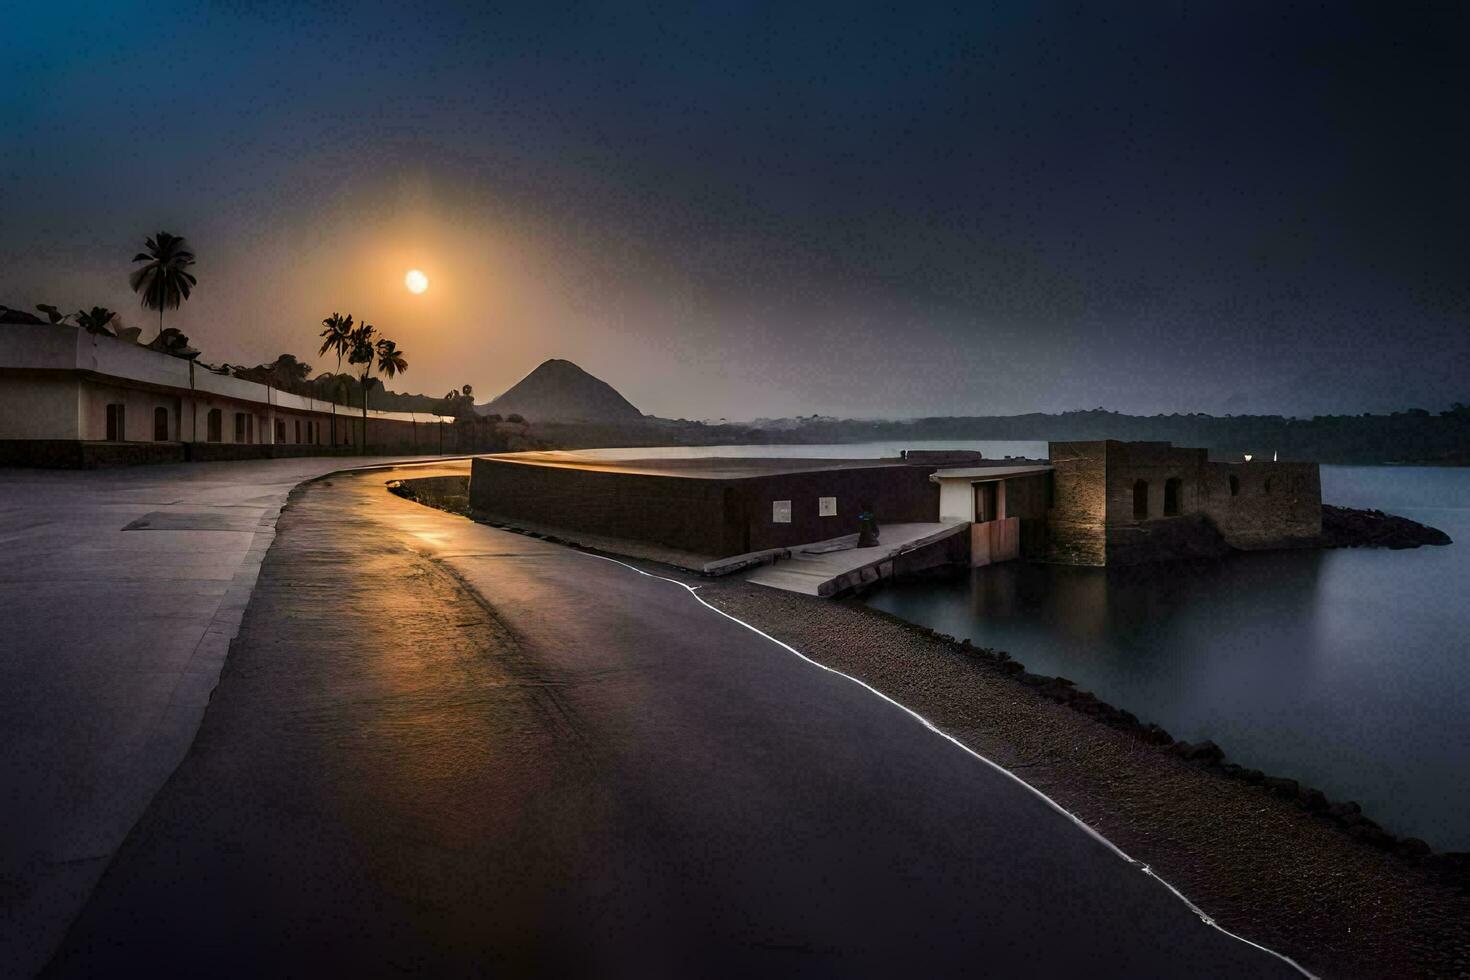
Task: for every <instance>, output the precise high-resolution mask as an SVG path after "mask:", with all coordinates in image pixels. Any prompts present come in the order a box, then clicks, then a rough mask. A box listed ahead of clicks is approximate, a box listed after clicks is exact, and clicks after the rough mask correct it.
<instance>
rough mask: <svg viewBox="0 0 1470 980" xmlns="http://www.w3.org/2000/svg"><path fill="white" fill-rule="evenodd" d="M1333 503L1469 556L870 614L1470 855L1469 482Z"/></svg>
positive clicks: (934, 601) (1344, 558)
mask: <svg viewBox="0 0 1470 980" xmlns="http://www.w3.org/2000/svg"><path fill="white" fill-rule="evenodd" d="M1322 495H1323V499H1324V500H1325V501H1326V502H1327V503H1334V504H1342V505H1346V506H1353V507H1376V508H1379V509H1381V510H1386V511H1388V512H1389V513H1395V514H1401V515H1403V516H1405V517H1410V518H1413V519H1414V520H1417V521H1420V522H1422V523H1425V524H1430V525H1432V526H1434V527H1438V528H1440V529H1442V530H1444V531H1445V532H1447V533H1448V534H1449V535H1450V537H1452V538H1454V539H1455V542H1456V543H1455V544H1452V545H1449V546H1448V547H1442V548H1418V549H1413V550H1408V551H1387V550H1377V549H1374V550H1367V549H1354V550H1340V551H1314V552H1277V553H1264V554H1246V555H1237V556H1232V557H1230V558H1227V559H1225V560H1222V561H1214V562H1202V563H1192V562H1191V563H1171V564H1167V565H1156V566H1152V567H1148V568H1142V569H1126V570H1125V569H1106V570H1105V569H1094V568H1070V567H1065V566H1058V565H1035V564H1025V563H1011V564H1005V565H997V566H992V567H990V568H983V569H976V570H975V571H973V572H972V573H971V574H970V576H969V577H968V578H966V579H960V580H956V581H951V582H942V583H925V584H913V585H899V586H890V587H886V588H884V589H883V590H882V591H880V592H878V593H876V594H875V595H874V596H873V597H872V598H871V599H870V600H869V603H870V605H872V606H874V607H875V608H878V609H882V610H885V611H887V612H890V613H893V614H895V615H897V616H901V617H903V618H904V619H907V620H910V621H911V622H916V623H922V624H923V625H925V626H931V627H933V628H935V629H938V630H942V631H943V632H946V633H950V634H953V635H955V636H959V637H966V636H968V637H970V638H971V639H972V640H973V641H974V642H975V643H977V644H980V645H983V646H991V647H995V648H997V649H1002V650H1006V651H1008V652H1010V653H1011V654H1012V655H1013V656H1015V657H1016V658H1017V659H1018V660H1020V661H1022V662H1023V663H1025V664H1026V666H1027V668H1028V669H1029V670H1031V671H1034V672H1036V673H1040V674H1060V675H1062V676H1065V677H1069V678H1071V679H1072V680H1074V681H1076V682H1077V684H1078V686H1079V687H1081V688H1084V689H1086V690H1090V691H1092V692H1093V693H1095V694H1096V695H1098V697H1100V698H1103V699H1104V700H1106V701H1108V702H1111V703H1112V704H1115V705H1118V706H1119V707H1122V708H1127V709H1128V710H1129V711H1132V712H1133V713H1134V714H1136V715H1138V716H1139V717H1140V718H1143V719H1145V720H1148V721H1155V722H1157V723H1159V724H1161V725H1163V726H1164V727H1165V728H1167V729H1168V730H1169V731H1170V732H1171V733H1173V734H1174V736H1175V737H1176V738H1183V739H1188V740H1190V741H1196V740H1199V739H1202V738H1213V739H1214V740H1215V741H1217V742H1219V743H1220V745H1221V746H1223V747H1224V749H1225V751H1226V752H1227V753H1228V754H1229V755H1230V757H1231V758H1232V759H1233V760H1235V761H1237V762H1239V763H1241V764H1243V765H1249V766H1254V767H1257V768H1260V769H1264V770H1266V771H1267V772H1270V773H1273V774H1278V775H1284V776H1291V777H1294V778H1296V779H1299V780H1301V781H1302V782H1304V783H1307V784H1310V785H1313V786H1317V787H1320V788H1321V789H1322V790H1324V791H1325V792H1326V793H1327V795H1328V796H1329V797H1331V798H1333V799H1353V800H1358V801H1359V802H1361V803H1362V804H1363V808H1364V810H1365V811H1366V812H1367V813H1368V814H1369V815H1370V816H1372V817H1373V818H1374V819H1376V820H1378V821H1379V822H1380V823H1383V824H1384V825H1385V826H1386V827H1387V828H1388V829H1389V830H1391V831H1393V832H1395V833H1398V834H1401V835H1410V836H1416V837H1422V838H1424V839H1425V840H1427V841H1429V842H1430V843H1431V844H1433V845H1435V846H1436V847H1437V848H1444V849H1449V850H1465V849H1470V587H1467V586H1470V469H1449V468H1430V467H1422V468H1421V467H1343V466H1324V467H1323V468H1322Z"/></svg>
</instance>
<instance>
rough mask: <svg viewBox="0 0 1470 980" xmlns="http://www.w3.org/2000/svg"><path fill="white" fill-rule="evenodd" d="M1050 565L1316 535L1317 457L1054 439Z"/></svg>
mask: <svg viewBox="0 0 1470 980" xmlns="http://www.w3.org/2000/svg"><path fill="white" fill-rule="evenodd" d="M1051 452H1052V465H1053V467H1054V479H1055V481H1056V482H1055V502H1054V505H1053V507H1052V510H1051V513H1050V517H1049V520H1048V526H1049V527H1048V530H1049V532H1050V535H1051V539H1052V540H1051V542H1050V544H1049V545H1048V548H1047V556H1048V558H1049V559H1050V560H1052V561H1060V562H1067V563H1071V564H1086V565H1103V564H1107V565H1120V564H1137V563H1141V562H1146V561H1163V560H1168V559H1170V558H1188V557H1203V556H1208V555H1212V554H1220V553H1223V552H1224V551H1225V550H1227V549H1228V548H1239V549H1262V548H1290V547H1300V546H1303V545H1308V544H1312V543H1315V540H1316V539H1317V537H1318V536H1319V535H1320V533H1321V520H1322V489H1321V481H1320V475H1319V471H1318V467H1317V464H1315V463H1274V462H1250V463H1212V462H1210V461H1209V460H1208V458H1207V453H1206V451H1205V450H1203V449H1189V448H1183V447H1176V446H1171V445H1169V444H1168V443H1164V442H1117V441H1114V440H1107V441H1102V442H1085V443H1079V442H1067V443H1052V449H1051Z"/></svg>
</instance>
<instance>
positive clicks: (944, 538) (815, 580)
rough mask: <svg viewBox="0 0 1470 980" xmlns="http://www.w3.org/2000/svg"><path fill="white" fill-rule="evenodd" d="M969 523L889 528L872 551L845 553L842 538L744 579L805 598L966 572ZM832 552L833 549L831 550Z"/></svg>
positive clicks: (798, 552) (802, 550) (803, 549)
mask: <svg viewBox="0 0 1470 980" xmlns="http://www.w3.org/2000/svg"><path fill="white" fill-rule="evenodd" d="M969 528H970V523H969V522H968V521H960V522H958V523H949V524H937V523H930V524H889V525H885V526H884V528H883V530H882V534H883V535H884V536H885V537H887V538H888V540H887V541H880V543H879V544H878V546H877V547H873V548H855V547H846V544H847V541H848V539H851V540H853V541H854V542H855V541H856V537H857V536H856V535H844V536H843V537H841V538H833V539H830V540H829V541H820V542H814V543H812V544H809V545H804V546H801V547H799V548H792V549H791V554H790V556H789V557H788V558H786V559H784V560H781V561H777V562H776V563H775V564H773V565H770V566H768V567H766V568H761V569H758V570H757V571H755V572H754V573H752V574H751V575H749V576H747V578H746V581H747V582H753V583H755V584H757V585H766V586H769V587H771V588H773V589H783V590H785V591H787V592H800V593H802V594H804V595H815V596H839V595H842V594H844V593H847V592H852V591H854V590H857V589H861V588H866V587H868V586H871V585H874V584H876V583H877V582H880V581H882V580H883V579H887V578H893V577H896V576H903V575H911V574H915V573H917V572H922V571H927V570H929V569H933V568H938V567H942V566H948V565H953V566H955V568H956V569H962V568H968V567H969V563H970V535H969ZM834 546H835V547H834Z"/></svg>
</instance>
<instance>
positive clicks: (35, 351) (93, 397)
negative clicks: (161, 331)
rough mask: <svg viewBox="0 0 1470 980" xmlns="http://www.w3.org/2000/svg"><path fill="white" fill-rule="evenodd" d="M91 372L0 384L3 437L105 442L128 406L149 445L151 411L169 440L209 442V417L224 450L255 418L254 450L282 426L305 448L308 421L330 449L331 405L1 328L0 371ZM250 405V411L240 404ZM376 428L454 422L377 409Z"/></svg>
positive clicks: (130, 430) (53, 331) (167, 360)
mask: <svg viewBox="0 0 1470 980" xmlns="http://www.w3.org/2000/svg"><path fill="white" fill-rule="evenodd" d="M5 368H16V369H23V370H25V371H37V370H40V371H56V372H62V371H87V372H93V373H95V374H99V375H105V376H106V378H107V380H103V381H100V382H99V381H92V380H87V381H81V380H80V379H79V378H78V377H76V376H75V375H71V376H65V375H58V377H57V378H55V379H49V378H33V377H27V376H25V375H12V376H6V375H0V438H7V439H87V440H92V439H105V438H106V437H107V405H108V404H109V403H117V404H122V405H124V406H126V407H125V409H124V423H125V426H126V437H127V439H128V440H129V441H140V442H148V441H152V439H153V410H154V409H155V408H156V407H158V406H160V405H161V406H164V407H166V408H168V409H169V412H170V416H169V434H170V439H171V440H182V441H186V442H195V441H197V442H205V441H206V440H207V437H208V432H209V429H208V416H209V411H210V409H213V408H217V409H219V410H220V411H221V413H222V416H223V418H222V420H221V426H220V436H221V439H220V441H221V442H233V441H234V438H235V413H236V412H247V413H249V414H251V415H252V416H254V419H255V424H254V430H255V431H254V440H253V441H254V442H256V443H269V442H272V441H274V436H275V424H274V420H275V419H276V418H278V417H280V418H284V419H285V420H286V442H288V443H294V442H295V441H296V426H295V419H297V418H301V419H302V420H303V426H302V429H303V431H302V434H301V439H302V442H307V441H308V439H307V433H306V431H305V428H306V427H305V425H304V422H305V420H306V419H311V420H312V421H315V422H316V423H317V428H318V430H319V434H318V436H317V439H316V440H315V441H317V442H319V443H321V444H322V445H329V444H330V443H331V421H330V419H331V412H332V404H331V403H330V402H327V401H320V400H317V399H313V398H306V397H303V396H300V395H293V394H290V393H288V392H283V391H276V390H275V389H273V388H270V387H268V386H266V385H262V384H256V383H255V382H252V381H243V380H241V379H240V378H236V377H232V376H230V375H221V374H215V373H213V372H212V371H209V370H208V369H206V368H204V367H201V366H198V365H193V366H192V370H191V365H190V363H189V362H188V361H186V360H183V359H182V358H178V357H170V356H169V355H167V354H163V353H160V352H159V351H154V350H149V349H148V348H146V347H141V346H139V345H137V344H134V343H131V342H129V341H124V340H118V339H117V338H115V337H103V336H98V335H94V334H89V333H87V332H86V331H84V330H82V329H81V328H79V327H74V326H69V325H64V324H24V323H20V324H13V323H6V324H0V370H3V369H5ZM129 382H145V383H147V384H151V385H158V386H162V387H166V388H172V389H176V390H175V391H173V392H167V393H159V392H154V391H151V390H148V389H145V388H139V387H135V386H133V385H130V384H129ZM242 403H248V404H242ZM337 414H338V415H340V416H343V419H339V420H338V423H337V431H338V439H339V441H340V440H341V438H342V436H343V434H344V433H345V432H348V431H351V432H352V433H353V435H352V437H351V438H353V439H354V440H355V439H357V438H358V435H357V431H358V430H357V429H350V430H349V429H348V428H347V427H348V426H349V425H351V421H350V420H357V424H358V425H359V426H360V425H361V419H362V410H361V409H356V410H353V409H351V408H346V407H342V406H339V407H338V410H337ZM368 417H369V418H370V419H382V420H391V421H398V422H440V421H443V422H452V421H454V420H453V419H451V418H447V417H441V416H437V415H431V414H426V413H409V412H381V411H377V410H371V411H369V412H368Z"/></svg>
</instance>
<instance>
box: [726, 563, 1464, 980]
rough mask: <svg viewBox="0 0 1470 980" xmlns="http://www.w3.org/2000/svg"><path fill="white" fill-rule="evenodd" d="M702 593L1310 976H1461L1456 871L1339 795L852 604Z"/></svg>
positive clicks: (754, 590)
mask: <svg viewBox="0 0 1470 980" xmlns="http://www.w3.org/2000/svg"><path fill="white" fill-rule="evenodd" d="M701 595H703V596H704V597H705V598H706V599H707V600H708V601H710V602H711V603H713V604H715V605H717V606H718V607H719V608H721V609H724V610H725V611H727V612H729V613H730V614H732V615H734V616H738V617H739V618H741V619H743V620H745V621H747V622H749V623H751V624H753V625H755V626H758V627H760V628H761V629H762V630H765V631H766V632H768V633H770V634H771V635H772V636H775V637H778V638H779V639H781V640H783V641H785V642H787V643H789V644H791V645H792V646H794V647H796V648H797V649H799V650H801V651H802V652H803V653H805V654H807V655H808V656H810V657H812V658H813V659H816V660H818V661H820V662H821V663H824V664H827V665H829V666H831V667H834V668H837V669H839V670H841V671H843V672H845V673H848V674H851V675H853V676H855V677H859V678H861V679H862V680H864V681H866V682H867V683H869V684H871V685H872V686H874V687H875V688H877V689H879V690H881V691H883V692H884V693H886V694H888V695H889V696H890V697H892V698H894V699H895V700H897V701H899V702H900V703H902V704H904V705H907V706H908V707H910V708H912V709H914V710H915V711H918V712H920V713H921V714H924V715H925V716H927V717H928V718H930V719H931V720H933V721H934V722H935V723H936V724H937V725H939V726H940V727H941V728H942V729H944V730H945V731H946V732H949V733H950V734H952V735H954V736H956V737H958V738H960V739H961V740H962V741H964V742H965V743H966V744H967V745H969V746H971V747H972V748H974V749H975V750H976V751H978V752H980V753H981V754H983V755H985V756H987V757H989V758H990V759H992V760H994V761H995V762H997V763H999V764H1001V765H1003V766H1005V767H1006V768H1008V769H1010V770H1012V771H1013V772H1015V773H1016V774H1017V775H1019V776H1021V777H1022V778H1024V779H1025V780H1026V781H1027V782H1029V783H1031V785H1033V786H1035V787H1036V788H1038V789H1039V790H1041V791H1042V792H1044V793H1046V794H1047V795H1048V796H1050V797H1052V798H1053V799H1054V800H1056V801H1057V802H1058V803H1060V804H1061V805H1062V806H1064V807H1066V808H1067V809H1068V810H1070V811H1071V812H1072V813H1074V814H1076V815H1077V816H1078V817H1080V818H1081V819H1082V820H1084V821H1086V822H1087V823H1088V824H1090V825H1091V826H1093V827H1094V828H1096V829H1097V830H1099V831H1100V832H1101V833H1103V834H1104V835H1105V836H1107V837H1108V838H1110V839H1111V840H1112V841H1113V842H1114V843H1116V844H1117V845H1118V846H1119V847H1121V848H1122V849H1123V850H1125V851H1127V852H1128V853H1129V854H1131V855H1132V856H1133V857H1135V858H1137V859H1139V860H1141V861H1144V862H1146V863H1148V864H1149V865H1151V866H1152V867H1153V868H1154V869H1155V870H1156V871H1157V872H1158V873H1159V874H1160V875H1161V876H1162V877H1163V878H1164V879H1165V880H1167V881H1169V882H1171V883H1172V884H1173V885H1174V886H1175V887H1176V888H1178V889H1179V890H1180V891H1182V892H1183V893H1184V894H1185V895H1187V896H1189V897H1190V899H1192V900H1193V901H1194V902H1195V903H1196V904H1197V905H1199V906H1200V907H1201V908H1203V909H1204V910H1205V911H1206V912H1207V913H1209V914H1210V915H1212V916H1213V917H1214V918H1215V919H1216V920H1217V921H1219V922H1220V923H1221V924H1222V925H1223V926H1225V927H1226V928H1228V929H1230V930H1232V931H1234V932H1238V933H1240V934H1241V935H1244V936H1246V937H1248V938H1250V939H1252V940H1254V941H1255V942H1259V943H1262V944H1264V945H1268V946H1271V947H1272V948H1275V949H1277V950H1280V951H1281V952H1284V953H1286V954H1287V955H1290V956H1292V957H1293V958H1295V959H1296V960H1298V962H1300V963H1302V964H1303V965H1305V966H1306V967H1307V968H1309V969H1311V970H1313V971H1314V972H1316V973H1319V974H1320V975H1323V976H1334V977H1335V976H1364V977H1384V976H1466V975H1470V893H1467V890H1466V889H1465V887H1464V885H1463V881H1464V878H1463V874H1462V873H1463V869H1456V868H1454V867H1453V866H1452V865H1453V861H1452V860H1450V859H1447V858H1446V857H1445V856H1427V857H1426V856H1423V855H1416V853H1415V852H1416V850H1418V848H1417V846H1416V845H1415V844H1414V842H1394V841H1393V839H1392V838H1390V837H1388V835H1387V834H1383V833H1382V832H1381V831H1376V830H1375V828H1376V824H1373V823H1372V821H1371V820H1366V819H1363V818H1361V817H1358V816H1356V815H1354V814H1352V813H1351V812H1350V811H1351V806H1350V805H1347V806H1339V808H1338V811H1339V812H1338V814H1337V815H1336V816H1333V815H1332V814H1331V813H1329V812H1328V810H1327V809H1324V807H1325V806H1326V805H1327V804H1326V801H1323V800H1321V798H1320V795H1319V794H1314V791H1310V790H1305V789H1304V790H1300V791H1298V788H1297V787H1296V786H1295V784H1294V783H1293V784H1291V785H1290V786H1289V787H1288V786H1284V785H1282V784H1283V783H1287V782H1289V781H1288V780H1270V779H1263V778H1261V774H1257V773H1254V772H1253V771H1251V770H1244V769H1241V768H1240V767H1238V766H1237V767H1233V768H1232V767H1230V765H1229V764H1228V763H1223V764H1222V761H1221V760H1220V759H1219V758H1218V757H1217V755H1216V752H1215V750H1213V747H1212V746H1208V744H1206V745H1204V746H1194V747H1179V746H1171V745H1168V744H1161V743H1163V742H1164V741H1165V740H1167V735H1165V734H1163V733H1162V732H1159V731H1158V730H1156V729H1153V730H1151V729H1150V728H1149V727H1147V726H1143V725H1139V724H1138V723H1137V722H1136V720H1130V719H1132V716H1131V715H1128V714H1127V713H1126V712H1120V711H1118V710H1117V709H1112V708H1109V707H1108V706H1106V705H1101V704H1100V703H1099V702H1096V701H1095V699H1091V698H1090V696H1089V695H1086V694H1079V693H1077V692H1072V693H1071V694H1065V693H1063V694H1062V695H1061V696H1060V698H1061V699H1060V700H1058V697H1059V688H1058V685H1055V684H1052V685H1045V684H1040V683H1038V679H1037V678H1035V677H1034V676H1033V675H1028V674H1025V673H1024V672H1023V671H1020V670H1019V669H1018V668H1017V666H1016V665H1015V664H1014V662H1013V661H1011V662H1008V660H1007V659H1006V658H1004V656H1003V655H996V654H994V653H993V652H991V651H981V650H978V649H974V648H970V647H968V646H967V645H965V644H962V643H959V642H955V641H954V640H952V639H950V638H947V637H944V636H943V635H941V634H935V633H933V632H931V631H929V630H926V629H924V628H922V627H917V626H914V625H912V624H909V623H904V622H902V621H900V620H897V619H894V618H893V617H890V616H887V615H885V614H883V613H879V612H876V611H874V610H871V609H868V608H866V607H863V606H861V605H858V604H856V603H852V602H834V601H831V600H820V599H811V598H808V597H805V596H799V595H794V594H790V593H783V592H777V591H774V590H771V589H765V588H762V587H759V586H754V585H749V584H747V583H744V582H731V581H718V582H711V583H707V584H706V585H705V586H704V588H702V589H701ZM1062 687H1065V685H1062ZM1068 702H1070V703H1068ZM1181 749H1183V751H1184V753H1185V754H1188V755H1192V756H1194V758H1193V759H1186V758H1185V757H1184V755H1183V754H1181ZM1247 761H1248V760H1247ZM1247 780H1250V781H1247ZM1345 811H1346V812H1345ZM1355 823H1357V824H1360V826H1359V827H1358V830H1357V831H1356V834H1357V836H1353V834H1352V833H1350V832H1349V828H1350V826H1351V825H1353V824H1355ZM1456 870H1458V871H1459V872H1461V876H1460V877H1459V878H1458V880H1457V879H1456V877H1455V876H1454V873H1455V872H1456Z"/></svg>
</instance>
